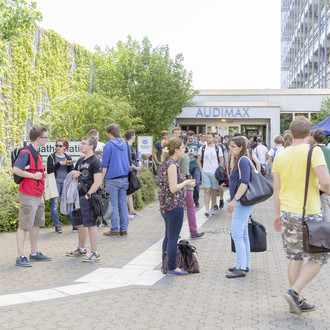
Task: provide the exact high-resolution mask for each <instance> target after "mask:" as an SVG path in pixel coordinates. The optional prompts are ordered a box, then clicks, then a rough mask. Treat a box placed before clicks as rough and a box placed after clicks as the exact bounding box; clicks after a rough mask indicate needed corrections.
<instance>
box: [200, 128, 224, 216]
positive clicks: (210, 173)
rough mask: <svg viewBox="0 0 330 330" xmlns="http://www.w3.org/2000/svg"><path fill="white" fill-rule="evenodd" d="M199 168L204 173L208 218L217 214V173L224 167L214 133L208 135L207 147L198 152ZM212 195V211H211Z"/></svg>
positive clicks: (203, 182)
mask: <svg viewBox="0 0 330 330" xmlns="http://www.w3.org/2000/svg"><path fill="white" fill-rule="evenodd" d="M197 164H198V167H199V169H200V171H201V173H202V188H203V189H204V201H205V213H204V215H205V216H206V217H209V216H210V215H211V214H215V213H216V210H215V208H214V207H215V205H216V204H217V190H218V184H219V183H218V180H217V179H216V178H215V171H216V169H217V168H218V166H219V165H220V166H223V154H222V150H221V148H220V147H218V146H217V145H215V144H214V143H213V133H212V132H208V133H206V145H205V146H202V147H201V148H200V149H199V151H198V158H197ZM210 194H211V209H210Z"/></svg>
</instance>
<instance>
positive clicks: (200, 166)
mask: <svg viewBox="0 0 330 330" xmlns="http://www.w3.org/2000/svg"><path fill="white" fill-rule="evenodd" d="M201 159H202V156H201V155H199V154H198V155H197V165H198V167H199V170H200V171H201V173H202V171H203V169H202V163H201Z"/></svg>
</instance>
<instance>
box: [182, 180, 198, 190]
mask: <svg viewBox="0 0 330 330" xmlns="http://www.w3.org/2000/svg"><path fill="white" fill-rule="evenodd" d="M185 182H186V186H188V187H190V188H194V187H195V185H196V181H195V180H190V179H189V180H185Z"/></svg>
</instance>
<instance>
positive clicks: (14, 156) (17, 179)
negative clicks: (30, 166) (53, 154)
mask: <svg viewBox="0 0 330 330" xmlns="http://www.w3.org/2000/svg"><path fill="white" fill-rule="evenodd" d="M23 150H29V151H30V152H31V154H32V157H33V159H34V162H35V165H36V169H37V172H38V171H39V169H38V152H37V151H36V150H35V149H34V148H33V147H32V146H31V145H29V146H27V147H19V148H15V149H14V150H13V151H12V152H11V155H10V159H11V167H14V164H15V162H16V159H17V157H18V155H19V154H20V153H21V151H23ZM23 179H24V178H23V177H21V176H19V175H16V174H14V181H15V183H17V184H20V183H21V182H22V181H23ZM38 185H39V180H38Z"/></svg>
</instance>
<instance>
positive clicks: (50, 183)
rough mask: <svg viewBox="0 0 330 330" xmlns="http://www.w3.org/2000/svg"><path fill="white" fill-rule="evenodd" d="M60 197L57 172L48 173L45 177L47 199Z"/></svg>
mask: <svg viewBox="0 0 330 330" xmlns="http://www.w3.org/2000/svg"><path fill="white" fill-rule="evenodd" d="M55 197H58V191H57V185H56V179H55V173H54V172H53V173H50V174H47V176H46V179H45V200H48V199H51V198H55Z"/></svg>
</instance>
